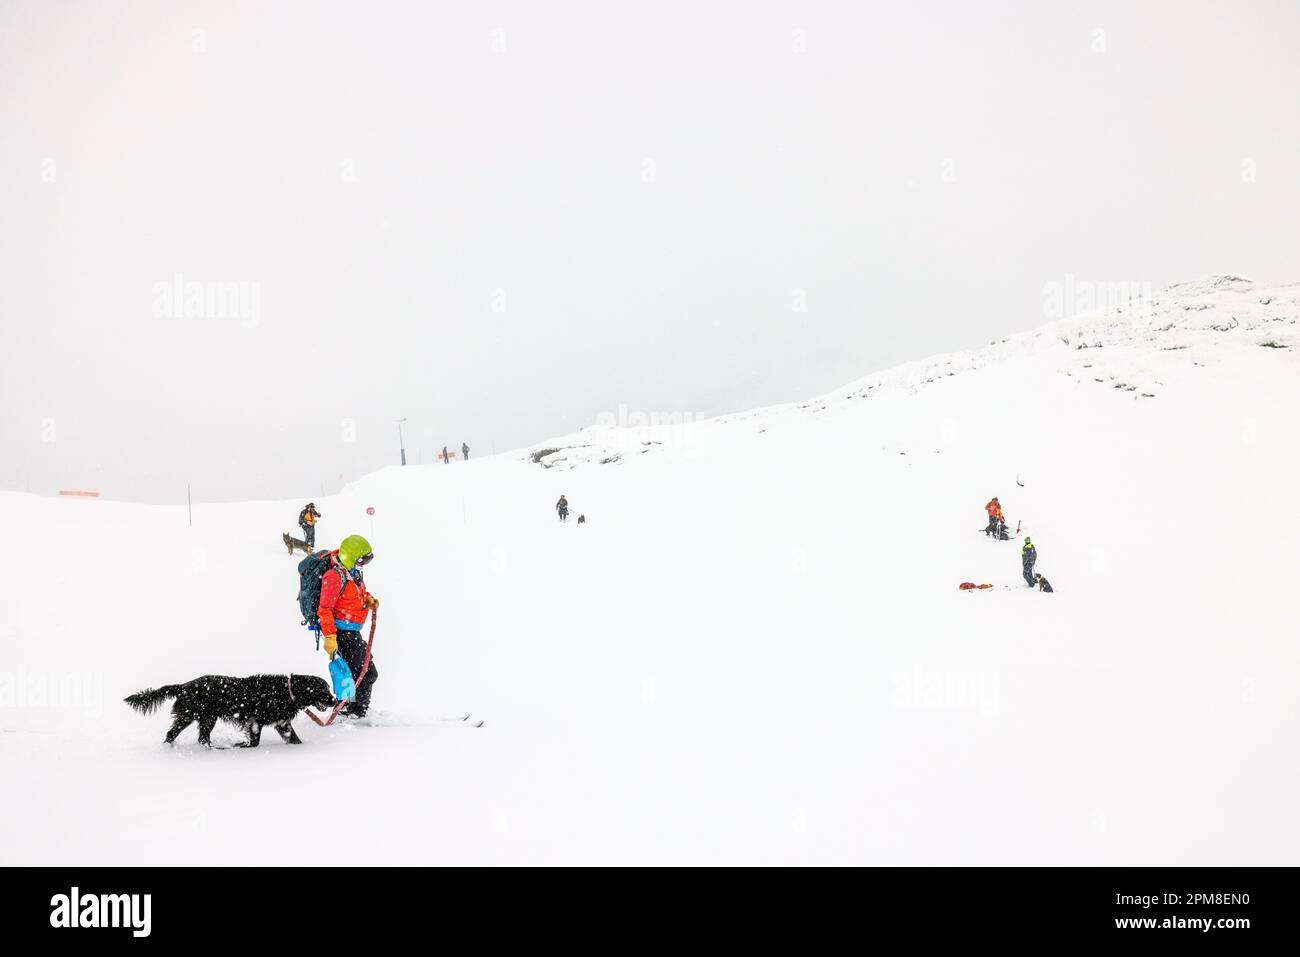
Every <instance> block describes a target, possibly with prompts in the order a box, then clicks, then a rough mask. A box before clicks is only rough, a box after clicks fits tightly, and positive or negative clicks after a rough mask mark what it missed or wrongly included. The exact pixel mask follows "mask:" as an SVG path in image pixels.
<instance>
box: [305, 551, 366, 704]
mask: <svg viewBox="0 0 1300 957" xmlns="http://www.w3.org/2000/svg"><path fill="white" fill-rule="evenodd" d="M374 557H375V556H374V553H373V552H372V551H371V550H370V543H369V542H368V541H366V540H365V539H364V538H362V537H361V536H360V535H349V536H348V537H347V538H345V539H343V542H342V544H340V545H339V547H338V550H337V551H333V552H330V555H329V562H330V567H329V570H328V571H326V572H325V574H324V575H323V576H321V580H320V606H319V608H318V609H317V613H318V614H319V616H320V633H321V638H322V639H323V642H322V643H323V645H324V647H325V653H326V654H327V655H329V656H330V658H333V657H334V656H335V655H336V654H340V655H342V656H343V660H344V661H346V662H347V663H348V668H349V670H351V672H352V676H353V677H354V678H357V677H360V675H361V669H362V668H363V667H364V666H365V661H366V642H365V640H364V639H363V638H362V637H361V629H362V627H363V626H364V625H365V623H366V617H367V616H368V615H369V614H370V609H372V608H375V607H376V606H378V604H379V599H378V598H376V597H375V596H374V595H372V594H370V592H369V591H367V590H366V582H365V577H364V576H363V574H362V571H361V570H362V568H363V567H364V566H365V565H367V564H368V563H369V562H370V560H371V559H373V558H374ZM378 680H379V668H378V667H376V665H375V659H374V658H371V659H370V666H369V667H368V668H366V676H365V677H364V678H362V679H361V680H360V681H359V682H358V683H357V696H356V697H355V698H353V699H352V701H350V702H349V703H348V704H347V705H345V706H344V707H343V710H342V711H340V712H339V713H340V714H343V715H348V716H350V717H354V718H361V717H364V716H365V713H366V711H367V710H368V709H369V708H370V692H371V690H372V689H373V688H374V684H375V682H376V681H378Z"/></svg>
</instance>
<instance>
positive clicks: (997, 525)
mask: <svg viewBox="0 0 1300 957" xmlns="http://www.w3.org/2000/svg"><path fill="white" fill-rule="evenodd" d="M984 511H986V512H988V513H989V523H988V526H987V527H986V528H985V529H984V534H985V535H992V536H993V537H994V538H1001V539H1003V540H1004V541H1005V540H1006V538H1007V537H1008V536H1007V535H1006V534H1005V532H1006V527H1007V522H1006V518H1005V517H1004V516H1003V514H1002V506H1001V505H1000V504H998V497H997V496H996V495H994V496H993V500H992V501H991V502H989V503H988V504H987V505H985V506H984Z"/></svg>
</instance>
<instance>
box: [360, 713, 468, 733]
mask: <svg viewBox="0 0 1300 957" xmlns="http://www.w3.org/2000/svg"><path fill="white" fill-rule="evenodd" d="M343 720H344V721H346V724H347V725H348V726H351V727H359V728H435V727H443V728H481V727H483V725H484V723H485V722H484V721H483V720H482V719H481V718H476V717H475V716H474V715H472V714H455V715H419V714H411V715H404V714H397V713H395V712H392V711H375V710H373V709H372V710H371V711H369V712H367V713H366V716H365V717H364V718H348V717H346V715H345V716H344V718H343Z"/></svg>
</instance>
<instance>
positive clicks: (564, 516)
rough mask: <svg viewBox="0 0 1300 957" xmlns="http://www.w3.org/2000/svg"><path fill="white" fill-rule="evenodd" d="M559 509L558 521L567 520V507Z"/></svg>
mask: <svg viewBox="0 0 1300 957" xmlns="http://www.w3.org/2000/svg"><path fill="white" fill-rule="evenodd" d="M559 511H560V521H561V522H563V521H565V520H567V519H568V517H569V510H568V509H567V508H562V509H560V510H559Z"/></svg>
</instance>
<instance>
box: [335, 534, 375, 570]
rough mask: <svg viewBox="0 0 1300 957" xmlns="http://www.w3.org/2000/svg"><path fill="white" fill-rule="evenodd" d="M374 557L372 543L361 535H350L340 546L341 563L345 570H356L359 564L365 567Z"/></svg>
mask: <svg viewBox="0 0 1300 957" xmlns="http://www.w3.org/2000/svg"><path fill="white" fill-rule="evenodd" d="M373 557H374V555H373V553H372V552H371V550H370V543H369V542H368V541H366V540H365V539H364V538H362V537H361V536H360V535H349V536H348V537H347V538H345V539H343V544H342V545H340V546H339V561H340V562H342V564H343V567H344V568H349V569H351V568H356V567H357V564H358V563H360V564H362V565H364V564H365V563H366V562H368V561H370V559H371V558H373Z"/></svg>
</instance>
